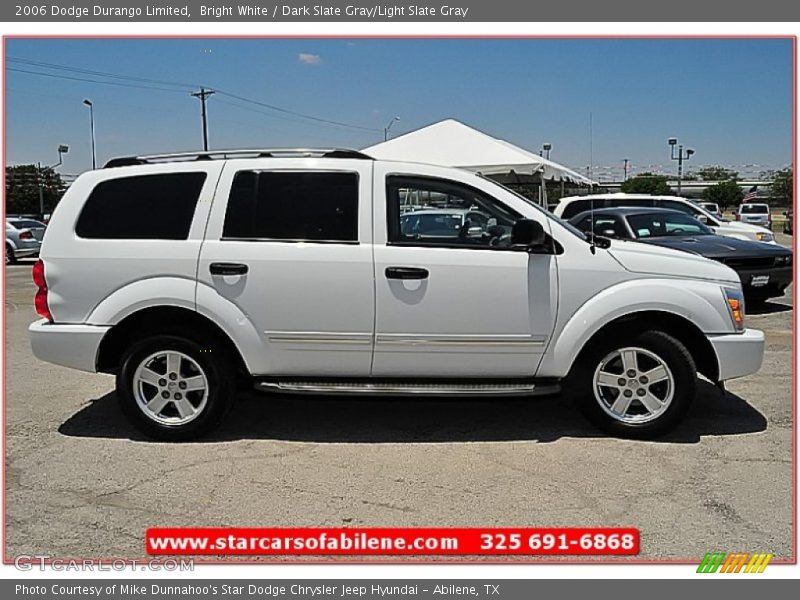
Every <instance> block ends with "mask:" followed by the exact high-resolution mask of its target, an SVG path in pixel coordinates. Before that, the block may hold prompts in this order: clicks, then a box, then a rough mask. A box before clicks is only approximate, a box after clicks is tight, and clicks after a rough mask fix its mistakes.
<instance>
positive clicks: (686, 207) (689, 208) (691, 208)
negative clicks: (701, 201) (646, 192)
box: [658, 200, 702, 217]
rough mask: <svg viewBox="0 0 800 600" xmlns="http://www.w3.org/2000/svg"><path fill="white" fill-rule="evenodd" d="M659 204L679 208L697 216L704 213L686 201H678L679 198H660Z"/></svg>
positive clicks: (662, 206) (663, 206)
mask: <svg viewBox="0 0 800 600" xmlns="http://www.w3.org/2000/svg"><path fill="white" fill-rule="evenodd" d="M658 206H660V207H661V208H671V209H672V210H679V211H681V212H682V213H686V214H687V215H692V216H693V217H694V216H697V215H699V214H702V213H701V212H700V211H699V210H698V209H697V208H695V207H694V206H692V205H691V204H686V203H685V202H678V201H677V200H659V201H658Z"/></svg>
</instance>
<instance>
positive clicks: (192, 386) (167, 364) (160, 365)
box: [133, 350, 208, 425]
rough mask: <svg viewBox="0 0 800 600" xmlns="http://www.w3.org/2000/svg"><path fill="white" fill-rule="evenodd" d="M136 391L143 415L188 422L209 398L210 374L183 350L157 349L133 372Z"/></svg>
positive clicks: (166, 421)
mask: <svg viewBox="0 0 800 600" xmlns="http://www.w3.org/2000/svg"><path fill="white" fill-rule="evenodd" d="M133 394H134V396H135V397H136V403H137V405H138V406H139V409H140V410H141V411H142V412H143V413H144V415H145V416H146V417H147V418H149V419H151V420H153V421H155V422H156V423H160V424H162V425H185V424H186V423H190V422H191V421H193V420H194V419H196V418H197V417H198V416H200V414H201V413H202V412H203V409H204V408H205V407H206V403H207V402H208V378H207V377H206V374H205V372H204V371H203V369H202V368H201V367H200V365H199V364H198V363H197V361H196V360H194V359H193V358H191V357H190V356H187V355H186V354H184V353H183V352H178V351H176V350H164V351H161V352H155V353H153V354H151V355H150V356H148V357H147V358H145V359H144V360H143V361H142V362H140V363H139V366H138V367H137V368H136V371H135V372H134V374H133Z"/></svg>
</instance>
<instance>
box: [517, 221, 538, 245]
mask: <svg viewBox="0 0 800 600" xmlns="http://www.w3.org/2000/svg"><path fill="white" fill-rule="evenodd" d="M544 242H545V234H544V227H542V224H541V223H539V221H534V220H533V219H519V220H518V221H516V222H515V223H514V226H513V227H512V228H511V245H512V246H526V247H531V246H541V245H543V244H544Z"/></svg>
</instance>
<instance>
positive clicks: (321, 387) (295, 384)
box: [255, 380, 561, 396]
mask: <svg viewBox="0 0 800 600" xmlns="http://www.w3.org/2000/svg"><path fill="white" fill-rule="evenodd" d="M255 387H256V389H258V390H261V391H265V392H283V393H286V394H337V395H352V394H364V395H373V396H544V395H549V394H557V393H559V392H560V391H561V388H560V386H559V385H558V384H557V383H553V382H552V381H551V382H547V383H542V384H537V383H534V382H530V381H525V382H518V383H424V382H422V383H420V382H409V383H404V382H378V381H375V382H372V381H364V382H358V381H300V380H298V381H259V382H257V383H256V386H255Z"/></svg>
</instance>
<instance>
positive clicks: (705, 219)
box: [697, 215, 708, 225]
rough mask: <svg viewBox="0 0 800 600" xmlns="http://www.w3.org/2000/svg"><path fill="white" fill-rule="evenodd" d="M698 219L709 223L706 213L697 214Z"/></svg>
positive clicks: (703, 222)
mask: <svg viewBox="0 0 800 600" xmlns="http://www.w3.org/2000/svg"><path fill="white" fill-rule="evenodd" d="M697 220H698V221H700V222H701V223H702V224H703V225H708V217H707V216H705V215H697Z"/></svg>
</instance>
